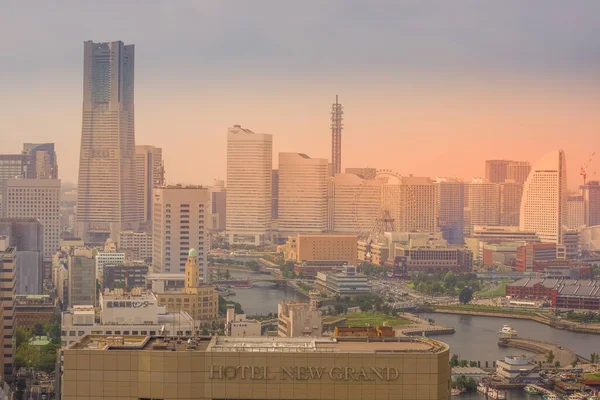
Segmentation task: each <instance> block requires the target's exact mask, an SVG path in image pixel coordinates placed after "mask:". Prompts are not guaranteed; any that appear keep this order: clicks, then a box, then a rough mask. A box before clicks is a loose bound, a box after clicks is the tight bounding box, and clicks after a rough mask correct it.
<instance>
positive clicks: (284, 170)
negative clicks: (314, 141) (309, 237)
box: [278, 153, 328, 235]
mask: <svg viewBox="0 0 600 400" xmlns="http://www.w3.org/2000/svg"><path fill="white" fill-rule="evenodd" d="M327 175H328V171H327V160H326V159H323V158H310V157H309V156H307V155H306V154H300V153H279V195H278V204H279V206H278V215H279V221H278V222H279V224H278V226H279V232H280V234H282V235H289V234H298V233H321V232H325V230H326V229H327Z"/></svg>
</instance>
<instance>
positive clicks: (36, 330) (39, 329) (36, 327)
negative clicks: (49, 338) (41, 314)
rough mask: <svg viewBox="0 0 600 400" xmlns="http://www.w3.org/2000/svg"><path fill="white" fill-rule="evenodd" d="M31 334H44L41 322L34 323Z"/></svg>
mask: <svg viewBox="0 0 600 400" xmlns="http://www.w3.org/2000/svg"><path fill="white" fill-rule="evenodd" d="M33 334H34V335H35V336H44V335H45V334H46V331H44V326H43V325H42V324H39V323H38V324H35V325H34V326H33Z"/></svg>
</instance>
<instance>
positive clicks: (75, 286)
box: [68, 248, 96, 308]
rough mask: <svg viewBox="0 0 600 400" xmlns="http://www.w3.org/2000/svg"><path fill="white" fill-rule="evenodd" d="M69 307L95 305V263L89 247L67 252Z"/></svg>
mask: <svg viewBox="0 0 600 400" xmlns="http://www.w3.org/2000/svg"><path fill="white" fill-rule="evenodd" d="M68 262H69V307H70V308H73V306H94V305H96V263H95V262H94V255H93V253H92V250H91V249H87V248H79V249H73V250H71V253H69V258H68Z"/></svg>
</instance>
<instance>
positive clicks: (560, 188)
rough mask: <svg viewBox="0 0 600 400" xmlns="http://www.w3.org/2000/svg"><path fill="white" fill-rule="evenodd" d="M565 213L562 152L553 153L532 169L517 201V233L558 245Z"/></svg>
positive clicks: (564, 174)
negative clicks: (518, 213) (518, 231)
mask: <svg viewBox="0 0 600 400" xmlns="http://www.w3.org/2000/svg"><path fill="white" fill-rule="evenodd" d="M566 212H567V162H566V159H565V152H564V151H562V150H557V151H553V152H551V153H548V154H546V155H544V156H543V157H542V158H541V159H540V160H538V161H537V163H536V164H535V165H534V166H533V168H532V170H531V173H530V174H529V177H528V178H527V181H526V182H525V187H524V188H523V198H522V200H521V216H520V219H521V220H520V229H521V231H527V232H535V233H537V235H538V236H539V237H540V240H541V241H542V242H546V243H557V244H562V228H563V226H564V225H565V223H566Z"/></svg>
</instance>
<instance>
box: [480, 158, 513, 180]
mask: <svg viewBox="0 0 600 400" xmlns="http://www.w3.org/2000/svg"><path fill="white" fill-rule="evenodd" d="M507 166H508V160H486V162H485V181H486V182H489V183H500V182H504V181H505V180H506V167H507Z"/></svg>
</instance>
